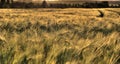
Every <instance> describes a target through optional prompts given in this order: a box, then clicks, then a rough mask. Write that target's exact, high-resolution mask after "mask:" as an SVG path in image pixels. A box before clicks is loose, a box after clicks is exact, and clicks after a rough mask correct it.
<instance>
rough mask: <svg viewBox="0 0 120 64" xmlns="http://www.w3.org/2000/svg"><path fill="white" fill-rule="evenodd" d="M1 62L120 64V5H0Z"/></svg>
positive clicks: (21, 63) (6, 63) (29, 63)
mask: <svg viewBox="0 0 120 64" xmlns="http://www.w3.org/2000/svg"><path fill="white" fill-rule="evenodd" d="M0 64H120V8H101V9H99V8H93V9H92V8H91V9H85V8H78V9H77V8H68V9H54V8H53V9H0Z"/></svg>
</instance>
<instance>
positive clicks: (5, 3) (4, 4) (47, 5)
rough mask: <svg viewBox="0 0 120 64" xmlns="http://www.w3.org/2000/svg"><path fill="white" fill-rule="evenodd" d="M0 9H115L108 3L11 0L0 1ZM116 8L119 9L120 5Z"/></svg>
mask: <svg viewBox="0 0 120 64" xmlns="http://www.w3.org/2000/svg"><path fill="white" fill-rule="evenodd" d="M0 7H1V8H107V7H115V6H109V3H108V1H102V2H94V3H93V2H85V3H83V4H80V3H69V4H66V3H54V4H53V3H47V2H46V1H45V0H44V1H43V2H42V3H41V4H37V3H32V2H30V3H25V2H14V1H13V0H1V2H0ZM116 7H120V4H119V5H118V6H116Z"/></svg>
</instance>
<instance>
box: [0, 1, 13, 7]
mask: <svg viewBox="0 0 120 64" xmlns="http://www.w3.org/2000/svg"><path fill="white" fill-rule="evenodd" d="M12 3H13V0H1V7H6V6H7V7H10V4H12Z"/></svg>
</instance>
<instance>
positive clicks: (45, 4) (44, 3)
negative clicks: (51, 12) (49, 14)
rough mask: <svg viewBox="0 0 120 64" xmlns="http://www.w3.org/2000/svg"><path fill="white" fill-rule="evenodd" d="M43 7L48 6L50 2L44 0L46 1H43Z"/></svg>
mask: <svg viewBox="0 0 120 64" xmlns="http://www.w3.org/2000/svg"><path fill="white" fill-rule="evenodd" d="M42 7H43V8H46V7H48V4H47V2H46V0H44V1H43V2H42Z"/></svg>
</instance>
